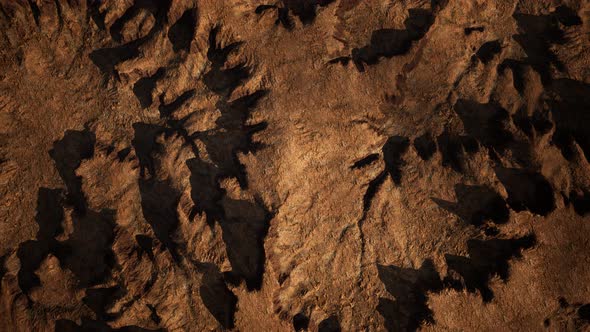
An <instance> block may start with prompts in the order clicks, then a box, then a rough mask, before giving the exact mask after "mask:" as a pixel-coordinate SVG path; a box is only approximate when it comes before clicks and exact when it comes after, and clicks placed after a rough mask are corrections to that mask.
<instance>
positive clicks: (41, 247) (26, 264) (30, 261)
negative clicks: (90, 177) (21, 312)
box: [17, 188, 64, 294]
mask: <svg viewBox="0 0 590 332" xmlns="http://www.w3.org/2000/svg"><path fill="white" fill-rule="evenodd" d="M62 204H63V191H62V190H61V189H48V188H39V192H38V194H37V215H36V216H35V221H36V222H37V224H38V225H39V230H38V231H37V239H36V240H29V241H26V242H24V243H21V244H20V246H19V248H18V250H17V257H18V258H19V260H20V269H19V271H18V284H19V287H20V289H21V290H22V291H23V293H25V294H27V293H28V292H29V291H30V290H31V289H32V288H33V287H36V286H39V284H40V280H39V277H38V276H37V275H36V274H35V271H36V270H37V269H38V268H39V265H40V264H41V262H42V261H43V260H44V259H45V257H47V255H48V254H49V253H50V252H51V251H54V250H55V248H56V247H57V246H58V242H57V240H55V237H56V236H58V235H59V234H61V232H62V231H63V230H62V226H61V223H62V220H63V218H64V210H63V207H62Z"/></svg>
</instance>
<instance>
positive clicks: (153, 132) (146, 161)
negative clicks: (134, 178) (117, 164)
mask: <svg viewBox="0 0 590 332" xmlns="http://www.w3.org/2000/svg"><path fill="white" fill-rule="evenodd" d="M133 129H134V131H135V136H134V137H133V140H132V141H131V144H132V145H133V149H134V150H135V155H136V156H137V159H138V161H139V167H140V176H141V177H142V178H143V177H145V176H146V170H147V172H148V173H149V175H150V176H152V177H153V176H156V166H157V164H156V160H155V159H154V155H155V154H156V153H158V152H159V151H160V150H161V146H160V144H159V143H158V142H157V141H156V139H157V137H158V136H159V135H160V134H162V133H165V132H166V128H164V127H162V126H160V125H154V124H147V123H141V122H137V123H134V124H133Z"/></svg>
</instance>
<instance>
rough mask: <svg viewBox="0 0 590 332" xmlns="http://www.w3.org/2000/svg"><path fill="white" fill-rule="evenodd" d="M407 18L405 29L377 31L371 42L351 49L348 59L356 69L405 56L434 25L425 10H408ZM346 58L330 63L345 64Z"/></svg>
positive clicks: (430, 14) (432, 17)
mask: <svg viewBox="0 0 590 332" xmlns="http://www.w3.org/2000/svg"><path fill="white" fill-rule="evenodd" d="M408 13H409V15H408V18H407V19H406V20H405V21H404V26H405V29H404V30H401V29H379V30H376V31H374V32H373V33H372V35H371V41H370V43H369V44H368V45H366V46H363V47H361V48H354V49H352V52H351V55H350V57H348V58H350V59H351V60H352V62H353V63H354V64H355V66H356V68H357V69H358V70H359V71H360V72H363V71H365V66H366V65H369V66H370V65H375V64H377V63H378V62H379V60H380V58H391V57H394V56H398V55H403V54H406V53H407V52H408V51H409V50H410V48H411V47H412V43H413V42H414V41H417V40H420V39H422V38H423V37H424V35H426V33H427V32H428V30H429V29H430V26H431V25H432V24H433V23H434V15H433V13H432V11H430V10H425V9H410V10H409V11H408ZM346 58H347V57H339V58H337V61H335V60H332V61H331V62H330V63H341V64H347V63H348V61H346V60H345V59H346Z"/></svg>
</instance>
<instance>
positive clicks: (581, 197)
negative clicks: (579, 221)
mask: <svg viewBox="0 0 590 332" xmlns="http://www.w3.org/2000/svg"><path fill="white" fill-rule="evenodd" d="M569 202H571V203H572V204H573V206H574V211H576V213H577V214H578V215H580V216H582V217H583V216H586V215H587V214H588V213H590V191H588V190H581V191H572V192H571V193H570V195H569Z"/></svg>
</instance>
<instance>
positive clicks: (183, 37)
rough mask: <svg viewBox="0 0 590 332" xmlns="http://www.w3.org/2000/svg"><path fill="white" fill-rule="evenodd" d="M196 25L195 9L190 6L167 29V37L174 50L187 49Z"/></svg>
mask: <svg viewBox="0 0 590 332" xmlns="http://www.w3.org/2000/svg"><path fill="white" fill-rule="evenodd" d="M196 26H197V10H196V8H191V9H188V10H186V11H185V12H184V13H183V14H182V16H181V17H180V18H179V19H178V21H176V22H175V23H174V24H173V25H172V26H171V27H170V29H169V30H168V39H170V42H171V43H172V48H173V50H174V52H179V51H180V50H184V51H187V52H188V51H189V50H190V47H191V42H192V40H193V37H194V36H195V28H196Z"/></svg>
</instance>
